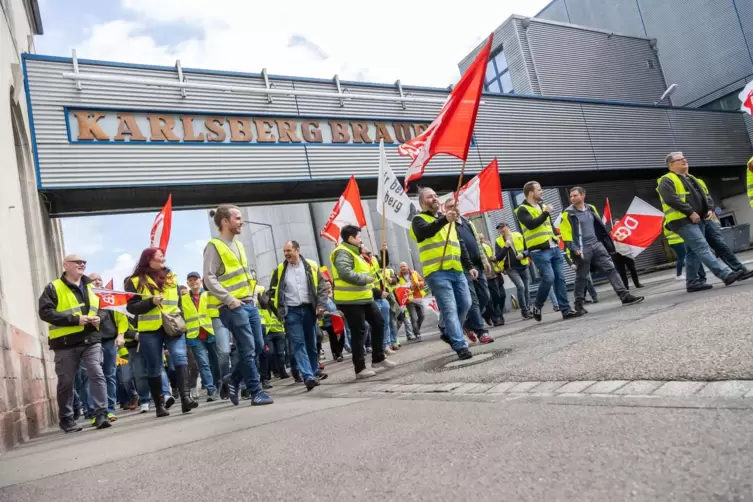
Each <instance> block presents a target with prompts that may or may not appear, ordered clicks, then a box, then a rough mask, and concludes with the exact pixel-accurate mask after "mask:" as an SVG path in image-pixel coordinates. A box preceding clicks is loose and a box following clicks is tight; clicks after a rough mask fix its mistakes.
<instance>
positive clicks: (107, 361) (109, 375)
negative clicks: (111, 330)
mask: <svg viewBox="0 0 753 502" xmlns="http://www.w3.org/2000/svg"><path fill="white" fill-rule="evenodd" d="M117 358H118V351H117V349H116V348H115V339H114V338H113V339H111V340H102V373H104V375H105V383H106V384H107V412H108V413H115V404H116V402H117V394H118V378H117V375H118V366H117V364H116V361H117ZM89 409H94V403H93V402H92V396H91V394H89Z"/></svg>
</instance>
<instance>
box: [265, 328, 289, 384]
mask: <svg viewBox="0 0 753 502" xmlns="http://www.w3.org/2000/svg"><path fill="white" fill-rule="evenodd" d="M267 338H268V339H269V354H268V357H269V366H270V370H271V371H274V372H276V373H277V374H278V375H280V376H282V375H284V374H285V373H286V371H285V348H286V340H285V338H286V336H285V333H284V332H282V333H281V332H277V333H268V334H267Z"/></svg>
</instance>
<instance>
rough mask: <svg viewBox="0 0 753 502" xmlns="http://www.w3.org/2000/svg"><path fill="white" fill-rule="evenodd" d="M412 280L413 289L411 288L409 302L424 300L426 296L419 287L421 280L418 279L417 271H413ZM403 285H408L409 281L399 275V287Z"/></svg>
mask: <svg viewBox="0 0 753 502" xmlns="http://www.w3.org/2000/svg"><path fill="white" fill-rule="evenodd" d="M410 280H411V285H412V286H413V287H412V288H410V293H408V301H412V300H414V299H415V298H423V297H424V296H426V295H424V292H423V290H422V288H421V287H420V286H419V283H420V282H421V279H420V278H419V277H418V272H416V271H415V270H413V271H411V274H410ZM401 284H408V281H406V280H405V277H403V276H402V275H399V276H398V277H397V285H398V286H400V285H401Z"/></svg>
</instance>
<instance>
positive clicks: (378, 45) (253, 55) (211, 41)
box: [36, 0, 549, 285]
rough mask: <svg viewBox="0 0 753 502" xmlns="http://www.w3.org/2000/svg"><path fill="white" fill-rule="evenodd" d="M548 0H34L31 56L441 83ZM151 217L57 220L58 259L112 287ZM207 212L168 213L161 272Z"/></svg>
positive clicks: (194, 251) (197, 249) (198, 241)
mask: <svg viewBox="0 0 753 502" xmlns="http://www.w3.org/2000/svg"><path fill="white" fill-rule="evenodd" d="M548 3H549V0H465V1H464V2H462V3H461V2H449V1H446V0H445V1H441V0H440V1H439V2H426V1H417V0H413V1H405V0H382V1H381V2H376V3H374V2H356V3H351V4H348V3H342V2H332V1H324V0H323V1H311V0H288V1H287V2H284V4H279V3H276V2H262V1H261V0H212V1H210V2H208V1H206V0H105V1H102V0H98V1H97V0H39V4H40V10H41V13H42V24H43V26H44V33H45V34H44V35H42V36H38V37H37V38H36V49H37V52H38V53H40V54H48V55H56V56H67V57H70V55H71V50H72V49H74V48H75V49H76V52H77V55H78V57H80V58H84V59H100V60H108V61H120V62H129V63H143V64H157V65H167V66H173V65H174V64H175V61H176V60H177V59H180V60H181V64H182V65H183V67H186V68H204V69H214V70H232V71H242V72H249V73H259V72H260V71H261V69H262V68H267V70H268V72H269V73H270V74H273V75H290V76H301V77H318V78H332V77H333V76H334V75H335V74H338V75H339V76H340V78H341V79H343V80H357V81H366V82H381V83H392V82H395V81H396V80H397V79H400V80H401V81H402V82H403V84H404V85H424V86H431V87H447V86H448V85H450V84H452V83H454V82H456V81H457V80H458V79H459V78H460V74H459V70H458V66H457V64H458V62H459V61H460V60H461V59H462V58H463V57H464V56H465V55H466V54H468V53H469V52H470V51H471V50H473V48H475V47H476V46H477V45H478V44H479V43H481V42H482V41H483V39H484V38H485V37H487V36H488V35H489V33H491V32H492V31H493V30H494V29H495V28H496V27H497V26H499V25H500V24H501V23H502V22H503V21H504V20H505V19H507V17H509V16H510V15H511V14H521V15H526V16H533V15H535V14H536V13H538V12H539V11H540V10H541V9H542V8H543V7H544V6H546V5H547V4H548ZM154 216H155V215H154V214H146V213H142V214H127V215H103V216H86V217H75V218H65V219H63V233H64V242H65V249H66V252H67V253H78V254H82V255H84V257H85V258H86V259H87V260H88V262H89V263H88V271H89V272H90V273H91V272H99V273H101V274H102V277H103V279H104V280H105V282H106V281H108V280H109V279H110V278H114V279H115V284H116V285H118V284H122V280H123V278H124V277H125V276H126V275H128V274H129V273H130V272H131V271H132V270H133V267H134V265H135V263H136V261H138V257H139V255H140V254H141V251H142V250H143V249H144V248H145V247H147V246H148V243H149V232H150V230H151V225H152V221H153V220H154ZM209 238H210V234H209V223H208V218H207V216H206V211H199V210H193V211H176V212H175V213H174V215H173V228H172V235H171V241H170V247H169V249H168V252H167V265H168V266H169V267H170V268H172V269H173V270H174V271H175V272H176V273H177V274H178V277H179V278H181V280H183V279H184V278H185V277H186V275H187V274H188V273H189V272H191V271H194V270H196V271H199V272H201V268H202V258H201V253H202V250H203V248H204V245H205V244H206V241H207V240H208V239H209Z"/></svg>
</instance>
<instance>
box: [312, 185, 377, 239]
mask: <svg viewBox="0 0 753 502" xmlns="http://www.w3.org/2000/svg"><path fill="white" fill-rule="evenodd" d="M345 225H358V226H359V227H361V228H363V227H365V226H366V216H365V215H364V214H363V205H361V194H360V192H359V191H358V184H357V183H356V178H355V176H351V177H350V181H348V186H346V187H345V191H344V192H343V194H342V195H341V196H340V200H338V201H337V204H335V207H334V208H333V209H332V213H331V214H330V215H329V220H328V221H327V224H326V225H324V229H322V231H321V233H320V234H319V235H320V236H321V237H324V238H325V239H329V240H331V241H332V242H334V243H337V241H338V240H339V239H340V228H341V227H344V226H345Z"/></svg>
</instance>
